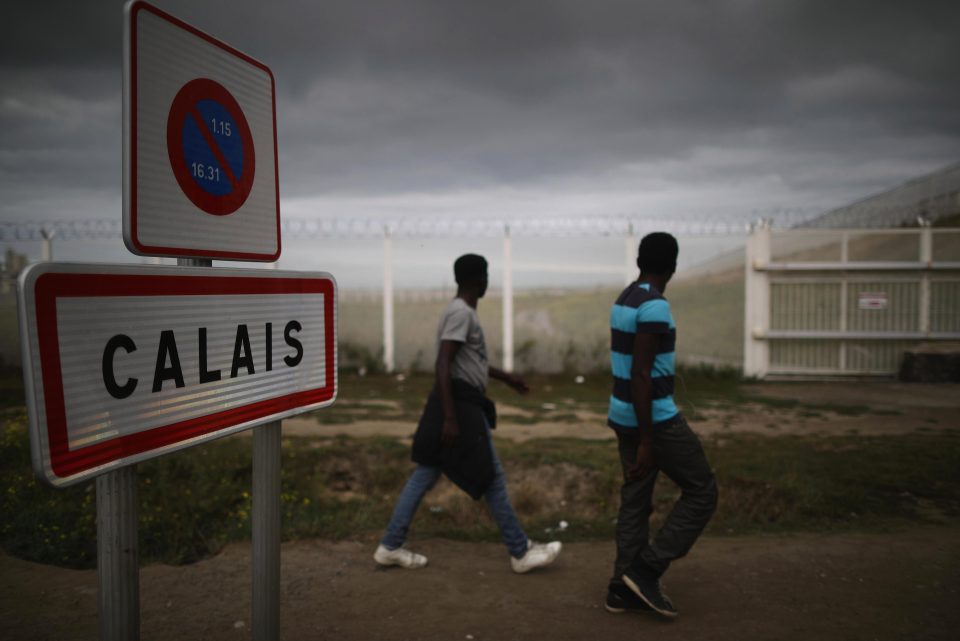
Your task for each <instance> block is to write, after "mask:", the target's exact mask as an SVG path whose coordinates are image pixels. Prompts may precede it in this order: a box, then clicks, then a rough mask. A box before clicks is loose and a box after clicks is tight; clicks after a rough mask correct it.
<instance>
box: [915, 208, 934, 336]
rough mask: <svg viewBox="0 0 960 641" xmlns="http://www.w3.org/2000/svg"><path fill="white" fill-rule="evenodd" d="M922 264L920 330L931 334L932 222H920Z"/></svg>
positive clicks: (923, 220)
mask: <svg viewBox="0 0 960 641" xmlns="http://www.w3.org/2000/svg"><path fill="white" fill-rule="evenodd" d="M920 262H922V263H923V265H924V267H923V275H922V276H921V277H920V301H919V304H920V310H919V311H920V316H919V321H920V327H918V329H919V330H920V331H921V332H923V333H925V334H929V333H930V268H931V267H932V266H933V228H932V227H931V226H930V221H928V220H925V219H921V221H920Z"/></svg>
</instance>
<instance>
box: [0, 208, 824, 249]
mask: <svg viewBox="0 0 960 641" xmlns="http://www.w3.org/2000/svg"><path fill="white" fill-rule="evenodd" d="M811 217H812V215H811V213H810V211H805V210H799V209H797V210H778V211H776V212H771V213H768V214H767V215H765V216H759V215H753V216H752V217H743V216H740V217H736V216H703V217H675V218H668V217H651V216H631V215H595V216H587V215H583V216H530V217H512V218H508V217H493V218H476V217H474V218H466V217H445V218H444V217H436V216H434V217H431V216H420V217H409V216H380V217H373V216H362V217H328V216H321V217H317V218H285V219H282V220H281V224H280V228H281V233H282V234H283V235H284V237H285V238H288V239H298V238H305V239H311V240H312V239H320V238H382V237H383V236H385V235H389V236H394V237H404V238H442V237H454V238H455V237H460V238H475V237H491V238H492V237H500V236H503V235H504V234H508V235H511V236H527V237H580V236H628V235H641V234H644V233H646V232H649V231H654V230H656V231H667V232H671V233H673V234H676V235H678V236H734V235H745V234H746V233H748V232H749V230H750V228H751V227H752V226H753V225H754V224H756V223H758V222H760V221H765V222H766V223H767V224H771V225H772V226H774V227H778V228H790V227H794V226H797V225H798V224H802V222H803V221H806V220H809V219H810V218H811ZM122 234H123V226H122V223H121V221H120V220H118V219H108V218H100V219H85V220H71V221H44V222H3V223H0V241H3V242H18V241H41V240H54V239H55V240H57V241H65V240H101V239H115V238H120V237H121V236H122Z"/></svg>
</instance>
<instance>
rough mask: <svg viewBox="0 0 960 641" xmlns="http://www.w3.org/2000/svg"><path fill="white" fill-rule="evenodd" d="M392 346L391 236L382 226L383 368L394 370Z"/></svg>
mask: <svg viewBox="0 0 960 641" xmlns="http://www.w3.org/2000/svg"><path fill="white" fill-rule="evenodd" d="M395 366H396V361H395V360H394V347H393V237H392V236H391V235H390V228H389V227H384V228H383V368H384V369H385V370H387V373H390V372H392V371H393V370H394V367H395Z"/></svg>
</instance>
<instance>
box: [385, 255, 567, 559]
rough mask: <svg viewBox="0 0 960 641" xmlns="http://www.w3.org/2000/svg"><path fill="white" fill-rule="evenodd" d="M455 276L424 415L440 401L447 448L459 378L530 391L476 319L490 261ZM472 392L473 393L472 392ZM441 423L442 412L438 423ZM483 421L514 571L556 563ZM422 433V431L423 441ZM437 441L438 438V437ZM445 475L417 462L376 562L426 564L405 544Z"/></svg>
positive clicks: (461, 264)
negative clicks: (522, 513)
mask: <svg viewBox="0 0 960 641" xmlns="http://www.w3.org/2000/svg"><path fill="white" fill-rule="evenodd" d="M453 272H454V275H455V276H456V279H457V297H456V298H454V299H453V300H452V301H451V302H450V304H449V305H447V308H446V309H445V310H444V312H443V315H442V316H441V317H440V324H439V327H438V328H437V365H436V387H435V388H434V392H433V393H432V394H431V398H430V399H429V400H428V403H427V408H428V409H427V410H425V414H424V415H425V416H427V413H426V412H427V411H428V410H429V408H430V407H431V404H433V407H436V405H437V400H439V404H440V405H441V406H442V408H443V409H442V416H443V419H442V420H443V426H442V428H441V431H440V442H441V443H442V444H443V447H445V448H449V447H453V446H454V445H455V444H457V443H458V440H457V437H458V436H460V425H459V424H458V422H457V402H459V401H458V400H457V399H456V398H455V397H454V392H453V388H454V383H453V381H454V380H456V381H458V383H457V385H460V386H462V384H463V383H466V385H467V386H469V387H472V388H474V391H475V393H476V394H477V395H479V396H481V397H482V396H483V393H484V391H485V390H486V388H487V381H488V380H489V379H491V378H495V379H497V380H500V381H503V382H504V383H506V384H507V385H509V386H510V387H512V388H513V389H515V390H516V391H518V392H520V393H521V394H523V393H526V392H527V391H528V388H527V385H526V383H524V382H523V379H521V378H520V377H519V376H515V375H513V374H511V373H509V372H504V371H502V370H499V369H497V368H496V367H491V366H490V364H489V362H488V360H487V345H486V342H485V341H484V338H483V328H482V327H480V319H479V317H478V316H477V302H478V301H479V300H480V299H481V298H483V295H484V294H485V293H486V291H487V261H486V259H484V258H483V256H477V255H476V254H466V255H465V256H461V257H460V258H458V259H457V261H456V262H455V263H454V265H453ZM468 389H469V388H468ZM472 393H474V392H473V391H471V394H472ZM460 400H462V399H460ZM487 402H489V401H487ZM481 415H482V412H481ZM439 420H440V414H439V412H438V414H437V422H439ZM480 420H481V424H480V428H481V429H482V430H483V431H484V432H486V438H487V439H489V441H488V442H489V444H490V453H491V455H492V457H493V461H492V463H493V471H494V476H493V481H492V482H491V483H490V485H489V487H488V488H487V489H486V491H484V492H483V498H484V500H485V501H486V502H487V507H488V508H489V509H490V513H491V515H492V516H493V518H494V520H495V521H496V522H497V526H498V527H499V528H500V534H501V535H502V537H503V542H504V544H505V545H506V547H507V551H508V552H509V554H510V565H511V567H512V568H513V571H514V572H517V573H518V574H522V573H525V572H529V571H530V570H532V569H534V568H538V567H541V566H544V565H548V564H550V563H553V561H554V559H556V558H557V555H559V554H560V548H561V545H560V542H559V541H552V542H550V543H546V544H540V543H533V542H531V541H530V539H528V538H527V535H526V533H525V532H524V531H523V528H522V527H521V525H520V522H519V521H518V520H517V515H516V514H515V513H514V511H513V506H512V505H511V504H510V497H509V496H508V495H507V480H506V477H505V476H504V474H503V466H501V465H500V461H499V459H497V453H496V450H494V448H493V439H492V438H490V425H489V424H488V423H487V421H486V419H485V418H481V419H480ZM434 425H436V423H434ZM468 427H469V426H468ZM421 433H422V432H421V430H419V429H418V431H417V434H418V437H419V435H420V434H421ZM432 438H434V439H435V438H436V436H433V437H432ZM462 438H465V437H461V439H462ZM433 442H434V443H435V442H436V441H433ZM467 442H468V443H469V441H467ZM440 474H441V471H440V468H439V467H433V466H432V465H424V464H421V463H418V464H417V467H416V469H414V470H413V473H412V474H411V475H410V479H409V480H408V481H407V484H406V485H405V486H404V487H403V490H402V491H401V492H400V496H399V497H398V498H397V504H396V507H395V508H394V510H393V516H392V517H391V518H390V523H389V524H388V525H387V531H386V532H385V533H384V535H383V538H382V539H381V540H380V545H379V546H378V547H377V550H376V552H375V553H374V555H373V558H374V560H375V561H376V562H377V563H379V564H380V565H399V566H401V567H404V568H409V569H413V568H421V567H423V566H424V565H426V564H427V557H425V556H423V555H422V554H416V553H414V552H411V551H410V550H408V549H406V548H405V547H403V543H404V541H405V540H406V538H407V531H408V530H409V528H410V523H411V522H412V521H413V517H414V515H415V514H416V512H417V507H419V505H420V501H421V500H422V499H423V497H424V495H425V494H426V493H427V492H428V491H429V490H430V488H432V487H433V486H434V484H435V483H436V482H437V480H438V479H439V478H440Z"/></svg>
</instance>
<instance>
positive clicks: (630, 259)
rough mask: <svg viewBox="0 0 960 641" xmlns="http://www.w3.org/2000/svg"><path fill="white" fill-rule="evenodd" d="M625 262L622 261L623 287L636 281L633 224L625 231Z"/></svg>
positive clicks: (635, 240)
mask: <svg viewBox="0 0 960 641" xmlns="http://www.w3.org/2000/svg"><path fill="white" fill-rule="evenodd" d="M626 243H627V244H626V250H627V251H626V254H625V257H626V260H625V261H624V264H623V266H624V270H623V275H624V278H625V281H624V285H629V284H630V283H632V282H633V281H635V280H636V279H637V269H638V268H637V232H636V231H634V229H633V223H630V226H629V227H628V229H627V240H626Z"/></svg>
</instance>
